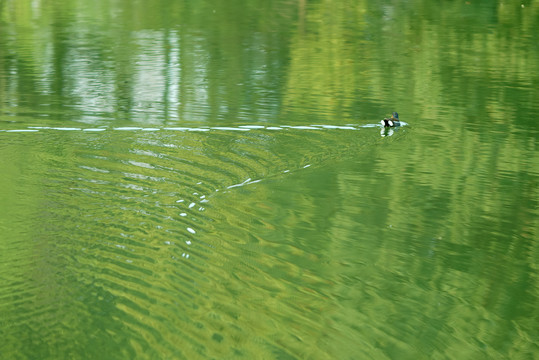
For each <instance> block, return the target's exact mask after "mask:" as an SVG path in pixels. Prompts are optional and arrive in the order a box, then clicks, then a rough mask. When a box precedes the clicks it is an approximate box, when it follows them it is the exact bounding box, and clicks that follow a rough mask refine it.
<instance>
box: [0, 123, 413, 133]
mask: <svg viewBox="0 0 539 360" xmlns="http://www.w3.org/2000/svg"><path fill="white" fill-rule="evenodd" d="M404 125H407V124H406V123H405V122H403V121H401V126H404ZM373 127H382V126H381V124H365V125H353V124H347V125H277V126H264V125H240V126H208V127H138V126H121V127H96V128H80V127H58V126H28V127H26V128H23V129H4V130H2V129H0V132H6V133H16V132H19V133H23V132H24V133H36V132H40V131H51V130H52V131H54V130H56V131H83V132H101V131H111V130H112V131H147V132H155V131H185V132H189V131H192V132H207V131H253V130H270V131H278V130H289V129H294V130H323V129H327V130H359V129H362V128H373Z"/></svg>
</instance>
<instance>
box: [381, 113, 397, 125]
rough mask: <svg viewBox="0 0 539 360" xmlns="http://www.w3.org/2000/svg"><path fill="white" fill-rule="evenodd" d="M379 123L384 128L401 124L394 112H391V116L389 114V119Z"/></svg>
mask: <svg viewBox="0 0 539 360" xmlns="http://www.w3.org/2000/svg"><path fill="white" fill-rule="evenodd" d="M380 123H381V124H382V125H384V127H395V126H401V123H400V121H399V114H397V113H396V112H393V114H391V118H390V119H384V120H382V121H380Z"/></svg>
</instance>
